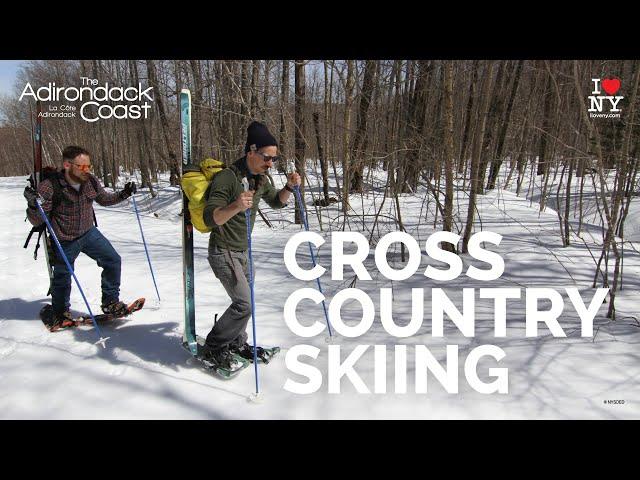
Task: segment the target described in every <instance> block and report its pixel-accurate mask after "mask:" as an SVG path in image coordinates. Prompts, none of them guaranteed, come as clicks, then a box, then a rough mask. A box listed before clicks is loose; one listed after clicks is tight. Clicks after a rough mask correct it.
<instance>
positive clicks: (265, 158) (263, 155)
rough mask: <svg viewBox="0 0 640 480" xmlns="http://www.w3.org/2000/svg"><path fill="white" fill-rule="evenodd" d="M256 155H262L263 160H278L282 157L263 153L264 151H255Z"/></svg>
mask: <svg viewBox="0 0 640 480" xmlns="http://www.w3.org/2000/svg"><path fill="white" fill-rule="evenodd" d="M256 153H257V154H258V155H260V156H261V157H262V159H263V160H264V161H265V162H274V163H275V162H279V161H280V160H281V159H282V157H281V156H280V155H276V156H275V157H272V156H271V155H265V154H264V153H260V152H256Z"/></svg>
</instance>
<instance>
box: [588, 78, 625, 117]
mask: <svg viewBox="0 0 640 480" xmlns="http://www.w3.org/2000/svg"><path fill="white" fill-rule="evenodd" d="M591 81H592V82H593V91H592V92H591V95H589V97H588V98H589V110H588V111H589V116H590V117H591V118H620V113H621V112H622V110H621V109H620V108H619V103H620V100H622V99H623V98H624V97H623V96H622V95H616V93H618V91H619V90H620V86H621V82H620V79H619V78H615V77H609V78H605V79H604V80H601V79H600V78H592V79H591ZM603 90H604V93H606V95H603Z"/></svg>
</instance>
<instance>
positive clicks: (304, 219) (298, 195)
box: [293, 185, 333, 338]
mask: <svg viewBox="0 0 640 480" xmlns="http://www.w3.org/2000/svg"><path fill="white" fill-rule="evenodd" d="M293 192H294V193H295V195H296V200H297V201H298V205H299V207H300V216H301V217H302V223H303V224H304V228H305V230H306V231H307V232H308V231H309V223H308V222H307V212H306V211H305V209H304V202H303V201H302V194H301V193H300V186H298V185H296V186H294V187H293ZM308 243H309V253H311V261H312V262H313V266H314V267H315V266H316V257H315V255H314V254H313V248H312V247H311V242H308ZM316 283H317V284H318V291H319V292H320V293H321V294H322V296H323V297H324V293H323V292H322V285H320V278H319V277H318V278H316ZM322 308H323V310H324V318H325V320H326V321H327V329H328V330H329V337H330V338H332V337H333V332H332V331H331V323H330V322H329V315H328V314H327V305H326V304H325V303H324V300H322Z"/></svg>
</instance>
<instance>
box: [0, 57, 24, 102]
mask: <svg viewBox="0 0 640 480" xmlns="http://www.w3.org/2000/svg"><path fill="white" fill-rule="evenodd" d="M23 62H24V60H0V95H9V94H10V93H12V92H13V84H14V82H15V79H16V74H17V73H18V70H19V68H20V65H22V63H23Z"/></svg>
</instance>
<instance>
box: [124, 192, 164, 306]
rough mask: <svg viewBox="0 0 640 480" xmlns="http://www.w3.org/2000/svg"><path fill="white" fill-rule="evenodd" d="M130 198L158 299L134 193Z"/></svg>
mask: <svg viewBox="0 0 640 480" xmlns="http://www.w3.org/2000/svg"><path fill="white" fill-rule="evenodd" d="M131 200H133V209H134V210H135V211H136V218H137V219H138V226H139V227H140V235H141V236H142V244H143V245H144V253H146V254H147V262H148V263H149V270H151V278H152V280H153V286H154V287H155V289H156V295H157V296H158V301H160V292H158V285H157V284H156V276H155V275H154V274H153V267H152V266H151V258H149V250H148V249H147V242H146V241H145V239H144V232H143V231H142V222H141V221H140V214H139V213H138V205H136V197H135V195H131Z"/></svg>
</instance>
